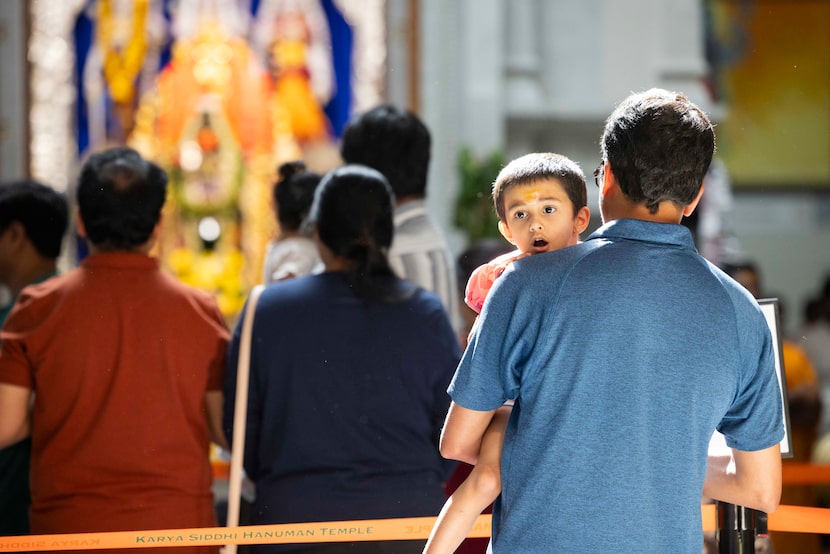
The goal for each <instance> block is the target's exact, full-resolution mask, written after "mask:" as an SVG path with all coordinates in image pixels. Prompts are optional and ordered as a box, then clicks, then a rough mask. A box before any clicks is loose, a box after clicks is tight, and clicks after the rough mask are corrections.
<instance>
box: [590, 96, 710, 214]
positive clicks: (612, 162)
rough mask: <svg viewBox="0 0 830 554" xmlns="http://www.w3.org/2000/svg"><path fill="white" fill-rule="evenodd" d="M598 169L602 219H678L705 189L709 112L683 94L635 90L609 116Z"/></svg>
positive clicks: (693, 206)
mask: <svg viewBox="0 0 830 554" xmlns="http://www.w3.org/2000/svg"><path fill="white" fill-rule="evenodd" d="M600 146H601V157H602V161H601V163H600V166H599V167H598V168H597V170H596V172H595V173H594V177H595V179H596V182H597V186H598V187H599V192H600V195H599V198H600V212H601V215H602V219H603V222H605V223H607V222H608V221H612V220H614V219H619V218H623V217H633V218H635V219H646V220H652V221H661V222H667V223H679V222H680V220H681V219H682V217H683V216H688V215H691V213H692V212H693V211H694V208H695V207H696V206H697V203H698V201H699V200H700V196H701V195H702V193H703V179H704V177H705V176H706V171H707V170H708V169H709V165H710V164H711V162H712V156H713V154H714V151H715V132H714V128H713V126H712V123H711V122H710V121H709V118H708V117H707V115H706V114H705V113H704V112H703V111H702V110H701V109H700V108H699V107H697V106H696V105H695V104H694V103H692V102H691V101H689V99H688V98H686V97H685V96H684V95H683V94H680V93H677V92H670V91H667V90H663V89H651V90H647V91H645V92H641V93H637V94H632V95H631V96H629V97H628V98H626V99H625V100H623V101H622V102H621V103H620V104H619V105H618V106H617V108H616V109H615V110H614V111H613V112H612V113H611V115H610V116H609V117H608V120H607V121H606V124H605V129H604V131H603V134H602V139H601V141H600Z"/></svg>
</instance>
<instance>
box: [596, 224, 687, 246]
mask: <svg viewBox="0 0 830 554" xmlns="http://www.w3.org/2000/svg"><path fill="white" fill-rule="evenodd" d="M594 239H609V240H613V239H624V240H637V241H642V242H652V243H656V244H662V245H665V246H674V247H679V248H687V249H690V250H693V251H695V252H697V248H696V247H695V243H694V240H693V239H692V233H691V231H690V230H689V229H688V228H687V227H684V226H683V225H679V224H675V223H657V222H655V221H644V220H641V219H615V220H614V221H610V222H608V223H606V224H605V225H603V226H602V227H600V228H599V229H597V230H596V231H594V232H593V233H591V235H590V236H589V237H588V238H587V239H586V240H594Z"/></svg>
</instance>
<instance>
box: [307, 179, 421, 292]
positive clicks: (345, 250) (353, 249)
mask: <svg viewBox="0 0 830 554" xmlns="http://www.w3.org/2000/svg"><path fill="white" fill-rule="evenodd" d="M394 205H395V199H394V195H393V193H392V188H391V187H390V186H389V183H388V182H387V180H386V178H385V177H384V176H383V175H382V174H381V173H380V172H378V171H376V170H374V169H371V168H369V167H365V166H360V165H346V166H343V167H341V168H338V169H335V170H333V171H331V172H329V173H327V174H326V175H325V176H324V177H323V180H322V182H321V183H320V186H319V187H318V188H317V192H316V194H315V195H314V204H313V205H312V207H311V214H310V220H311V222H312V223H313V224H314V225H315V226H316V229H317V234H318V236H319V237H320V241H321V242H322V243H323V244H324V245H325V246H326V247H327V248H328V249H329V250H331V252H332V253H333V254H334V255H335V256H338V257H340V258H343V259H345V260H346V261H347V267H346V269H345V271H344V272H343V273H344V276H345V278H346V280H347V281H348V283H349V286H351V288H352V290H353V291H354V293H355V294H356V295H357V296H358V297H360V298H362V299H364V300H367V301H371V300H380V301H386V302H391V301H398V300H402V299H403V297H404V294H403V292H404V291H403V290H402V288H401V286H400V284H399V281H398V279H396V278H395V274H394V272H393V271H392V269H391V268H390V267H389V261H388V260H387V257H386V256H387V251H388V249H389V246H390V245H391V244H392V236H393V232H394V225H393V221H392V216H393V210H394Z"/></svg>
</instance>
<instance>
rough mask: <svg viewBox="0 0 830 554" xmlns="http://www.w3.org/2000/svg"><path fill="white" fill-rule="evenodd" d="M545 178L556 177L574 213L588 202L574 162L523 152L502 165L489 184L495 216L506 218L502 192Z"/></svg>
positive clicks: (546, 153) (562, 157)
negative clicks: (523, 153)
mask: <svg viewBox="0 0 830 554" xmlns="http://www.w3.org/2000/svg"><path fill="white" fill-rule="evenodd" d="M545 179H556V180H558V181H559V182H560V183H561V184H562V188H564V189H565V192H566V193H567V195H568V198H569V199H570V201H571V203H573V206H574V213H576V212H578V211H579V210H580V209H581V208H584V207H585V206H587V205H588V192H587V190H586V189H585V175H584V174H583V173H582V170H581V169H580V168H579V166H578V165H577V164H576V162H574V161H573V160H571V159H569V158H567V157H565V156H562V155H561V154H552V153H550V152H539V153H533V154H525V155H524V156H521V157H518V158H516V159H515V160H513V161H511V162H510V163H508V164H507V165H506V166H504V168H502V170H501V171H499V174H498V176H497V177H496V181H495V182H494V183H493V204H495V207H496V213H497V214H498V216H499V219H500V220H502V221H505V219H506V218H507V214H506V210H505V208H504V193H505V192H507V190H509V189H511V188H513V187H517V186H521V185H530V184H532V183H536V182H538V181H543V180H545Z"/></svg>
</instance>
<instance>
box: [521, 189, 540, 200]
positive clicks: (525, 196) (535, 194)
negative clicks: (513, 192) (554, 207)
mask: <svg viewBox="0 0 830 554" xmlns="http://www.w3.org/2000/svg"><path fill="white" fill-rule="evenodd" d="M517 192H518V193H519V197H520V198H521V199H522V201H524V202H532V201H534V200H538V199H539V196H540V192H539V189H538V188H536V187H535V186H533V185H528V186H526V187H522V188H521V189H519V191H517Z"/></svg>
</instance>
